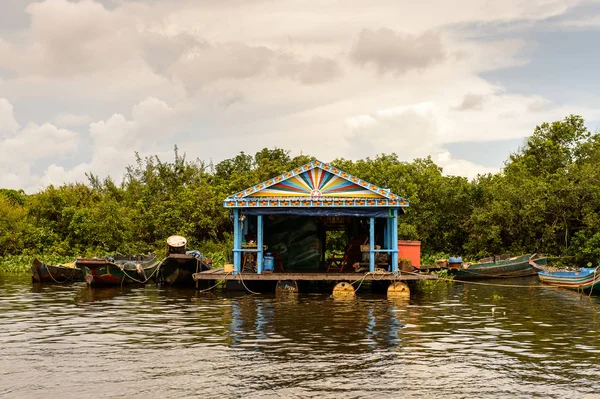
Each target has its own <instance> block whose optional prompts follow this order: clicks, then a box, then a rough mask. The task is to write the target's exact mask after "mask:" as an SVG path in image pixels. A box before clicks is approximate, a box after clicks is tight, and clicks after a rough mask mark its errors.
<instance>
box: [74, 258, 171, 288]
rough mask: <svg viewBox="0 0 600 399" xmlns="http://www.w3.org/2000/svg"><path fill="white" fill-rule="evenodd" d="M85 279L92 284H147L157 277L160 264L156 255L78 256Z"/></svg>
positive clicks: (79, 266)
mask: <svg viewBox="0 0 600 399" xmlns="http://www.w3.org/2000/svg"><path fill="white" fill-rule="evenodd" d="M75 264H76V265H77V267H78V268H80V269H81V270H82V271H83V275H84V279H85V281H86V282H87V283H88V284H89V285H92V286H98V285H121V284H132V283H138V284H145V283H146V282H147V281H148V280H150V279H152V278H155V277H156V273H157V270H158V266H159V261H158V259H156V255H154V254H149V255H125V256H122V255H119V256H114V257H106V258H78V259H77V260H76V261H75Z"/></svg>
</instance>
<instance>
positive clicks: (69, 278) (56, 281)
mask: <svg viewBox="0 0 600 399" xmlns="http://www.w3.org/2000/svg"><path fill="white" fill-rule="evenodd" d="M42 264H43V265H44V266H46V271H47V272H48V275H49V276H50V278H51V279H52V280H54V282H55V283H56V284H64V283H66V282H67V281H71V280H72V279H73V271H74V270H75V269H74V268H73V269H71V275H70V276H67V277H66V279H65V280H64V281H58V280H56V279H55V278H54V276H53V275H52V273H51V272H50V268H49V267H48V266H49V265H47V264H45V263H44V262H42ZM40 279H41V276H40Z"/></svg>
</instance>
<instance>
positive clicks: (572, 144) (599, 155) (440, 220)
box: [0, 115, 600, 270]
mask: <svg viewBox="0 0 600 399" xmlns="http://www.w3.org/2000/svg"><path fill="white" fill-rule="evenodd" d="M312 159H313V158H312V157H311V156H309V155H300V156H296V157H291V156H290V153H289V151H285V150H283V149H263V150H262V151H259V152H257V153H256V154H255V155H254V156H251V155H249V154H245V153H243V152H242V153H240V154H238V155H237V156H235V157H234V158H231V159H226V160H224V161H222V162H219V163H217V164H213V163H211V162H206V161H203V160H189V159H188V158H187V157H186V156H185V155H181V153H180V152H179V151H178V150H177V148H176V149H175V158H174V161H173V162H165V161H163V160H160V159H158V158H157V157H146V158H141V157H139V156H138V157H137V162H136V164H135V165H132V166H130V167H129V168H127V170H126V173H125V176H124V178H123V180H122V181H121V182H115V181H113V180H112V179H111V178H110V177H103V176H96V175H94V174H93V171H92V174H89V175H88V180H89V181H88V182H87V183H86V184H83V183H72V184H65V185H62V186H59V187H55V186H49V187H47V188H46V189H44V190H42V191H40V192H38V193H35V194H31V195H28V194H25V193H24V192H23V191H16V190H9V189H2V190H0V258H1V259H3V260H2V261H1V262H0V268H2V269H4V270H17V269H19V266H18V265H19V264H23V266H24V267H28V266H29V264H30V263H29V264H25V261H27V262H29V260H30V259H32V258H33V257H34V256H39V257H42V258H44V259H56V260H63V259H69V258H70V259H72V258H73V257H75V256H81V255H85V256H92V255H105V254H111V253H115V252H118V253H143V252H147V251H157V252H158V253H161V252H162V251H164V245H165V244H164V243H165V239H166V238H167V237H168V236H170V235H173V234H180V235H183V236H185V237H187V238H188V242H189V244H188V247H189V248H198V249H200V250H202V252H203V253H205V254H206V255H207V256H209V257H213V258H215V259H216V263H217V264H219V263H222V262H224V261H225V259H226V255H227V249H228V248H230V247H231V246H232V234H231V231H232V224H231V219H230V215H229V211H228V210H226V209H224V208H223V206H222V204H223V199H224V198H225V197H226V196H227V195H230V194H233V193H235V192H237V191H240V190H242V189H244V188H246V187H248V186H250V185H252V184H256V183H259V182H261V181H263V180H266V179H268V178H269V177H272V176H275V175H277V174H280V173H283V172H285V171H287V170H290V169H292V168H294V167H296V166H298V165H302V164H304V163H307V162H309V161H310V160H312ZM331 164H333V165H335V166H337V167H339V168H341V169H343V170H345V171H347V172H349V173H351V174H354V175H356V176H359V177H361V178H363V179H365V180H367V181H370V182H372V183H374V184H377V185H379V186H382V187H387V188H390V189H391V190H392V192H394V193H397V194H400V195H402V196H404V197H406V198H408V199H409V200H410V208H409V211H408V213H407V215H406V216H404V217H403V218H402V219H401V222H400V224H399V238H400V239H411V240H420V241H421V242H422V244H421V248H422V251H423V256H424V258H431V259H435V258H436V257H440V256H443V255H459V256H463V258H478V257H483V256H489V255H493V254H499V253H512V254H520V253H533V252H542V253H546V254H552V255H555V256H572V257H573V258H572V259H573V262H575V263H581V264H583V263H586V262H592V263H594V264H596V263H597V262H598V261H599V260H600V214H599V213H598V210H600V138H599V137H598V135H594V134H591V133H590V132H589V131H588V130H587V129H586V127H585V125H584V121H583V119H582V118H581V117H579V116H573V115H572V116H569V117H566V118H565V119H563V120H562V121H558V122H553V123H543V124H541V125H539V126H538V127H536V128H535V130H534V132H533V134H532V136H531V137H529V138H528V139H527V140H526V141H525V142H524V144H523V146H522V148H520V149H519V150H518V151H517V152H515V153H513V154H511V155H510V157H509V158H508V159H507V160H506V162H505V167H504V168H503V170H502V171H500V172H499V173H496V174H487V175H480V176H478V177H477V178H476V179H474V180H472V181H469V180H468V179H466V178H464V177H457V176H445V175H444V174H443V173H442V172H443V171H442V169H441V168H440V167H438V166H437V165H436V164H435V163H434V162H433V161H432V160H431V158H424V159H416V160H414V161H412V162H404V161H401V160H400V159H399V157H398V155H396V154H387V155H380V156H377V157H375V158H374V159H370V158H365V159H361V160H357V161H353V160H347V159H336V160H334V161H332V162H331ZM8 265H12V266H8Z"/></svg>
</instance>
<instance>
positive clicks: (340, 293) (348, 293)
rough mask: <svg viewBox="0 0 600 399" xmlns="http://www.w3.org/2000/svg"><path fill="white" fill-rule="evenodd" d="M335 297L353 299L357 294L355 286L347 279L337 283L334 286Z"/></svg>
mask: <svg viewBox="0 0 600 399" xmlns="http://www.w3.org/2000/svg"><path fill="white" fill-rule="evenodd" d="M332 296H333V299H353V298H354V296H355V292H354V286H352V284H350V283H347V282H345V281H343V282H341V283H337V284H336V285H335V287H333V295H332Z"/></svg>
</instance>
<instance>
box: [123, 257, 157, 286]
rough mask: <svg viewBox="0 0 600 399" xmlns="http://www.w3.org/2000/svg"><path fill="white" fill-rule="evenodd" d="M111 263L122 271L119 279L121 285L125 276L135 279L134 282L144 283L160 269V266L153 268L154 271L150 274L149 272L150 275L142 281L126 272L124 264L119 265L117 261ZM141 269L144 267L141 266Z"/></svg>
mask: <svg viewBox="0 0 600 399" xmlns="http://www.w3.org/2000/svg"><path fill="white" fill-rule="evenodd" d="M112 264H113V265H115V266H117V267H118V268H119V269H121V271H122V272H123V279H122V280H121V287H122V286H123V282H124V281H125V276H127V277H129V278H130V279H131V280H133V281H135V282H136V283H139V284H146V283H147V282H148V280H150V279H151V278H152V276H154V275H155V274H156V273H158V269H160V267H158V266H157V267H156V269H154V271H153V272H152V274H150V276H148V278H146V279H145V280H144V281H142V280H138V279H137V278H135V277H132V276H131V275H130V274H129V273H127V271H126V270H125V267H124V266H121V265H119V264H118V263H112ZM143 269H144V267H143V266H142V270H143Z"/></svg>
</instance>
